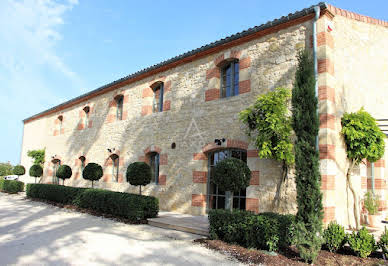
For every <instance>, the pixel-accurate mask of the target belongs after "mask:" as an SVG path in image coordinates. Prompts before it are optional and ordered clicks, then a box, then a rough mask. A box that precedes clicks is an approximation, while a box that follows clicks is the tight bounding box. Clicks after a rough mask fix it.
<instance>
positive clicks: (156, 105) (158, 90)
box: [152, 82, 164, 113]
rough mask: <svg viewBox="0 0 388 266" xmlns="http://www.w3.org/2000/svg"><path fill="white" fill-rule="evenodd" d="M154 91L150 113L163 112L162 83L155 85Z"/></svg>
mask: <svg viewBox="0 0 388 266" xmlns="http://www.w3.org/2000/svg"><path fill="white" fill-rule="evenodd" d="M153 90H154V101H153V105H152V111H153V112H154V113H157V112H163V94H164V84H163V82H159V83H157V85H156V86H155V87H153Z"/></svg>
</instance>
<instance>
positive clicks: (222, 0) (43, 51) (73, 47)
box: [0, 0, 388, 164]
mask: <svg viewBox="0 0 388 266" xmlns="http://www.w3.org/2000/svg"><path fill="white" fill-rule="evenodd" d="M316 3H318V1H307V0H306V1H302V0H298V1H261V0H256V1H253V0H240V1H238V0H234V1H227V0H212V1H209V0H207V1H202V0H196V1H182V0H181V1H175V0H168V1H167V0H165V1H162V0H159V1H158V0H154V1H148V0H142V1H129V0H127V1H124V0H123V1H102V0H64V1H54V0H25V1H11V0H1V1H0V25H1V26H0V84H1V85H0V102H1V104H0V118H1V122H2V129H1V130H0V144H1V145H0V148H1V149H0V162H7V161H11V163H13V164H17V163H19V160H20V150H21V142H22V133H23V123H22V120H23V119H25V118H27V117H29V116H31V115H34V114H36V113H38V112H41V111H44V110H46V109H48V108H50V107H53V106H55V105H57V104H60V103H62V102H64V101H66V100H69V99H71V98H74V97H76V96H79V95H80V94H82V93H85V92H88V91H90V90H93V89H95V88H97V87H100V86H102V85H104V84H106V83H109V82H111V81H114V80H116V79H119V78H121V77H123V76H126V75H128V74H130V73H133V72H135V71H137V70H140V69H142V68H144V67H147V66H150V65H153V64H156V63H158V62H160V61H163V60H165V59H168V58H170V57H173V56H176V55H178V54H181V53H183V52H186V51H188V50H191V49H195V48H198V47H200V46H202V45H204V44H207V43H209V42H212V41H215V40H218V39H220V38H223V37H225V36H228V35H230V34H234V33H236V32H239V31H242V30H245V29H248V28H249V27H252V26H256V25H260V24H262V23H265V22H267V21H268V20H273V19H276V18H279V17H281V16H283V15H287V14H288V13H291V12H294V11H297V10H300V9H303V8H305V7H309V6H311V5H313V4H316ZM328 3H330V4H332V5H335V6H337V7H340V8H343V9H347V10H351V11H354V12H357V13H361V14H363V15H367V16H371V17H375V18H379V19H383V20H388V15H387V10H388V1H386V0H381V1H377V0H376V1H361V0H358V1H354V0H353V1H350V0H349V1H348V0H346V1H345V0H344V1H330V2H328Z"/></svg>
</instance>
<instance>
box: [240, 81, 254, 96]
mask: <svg viewBox="0 0 388 266" xmlns="http://www.w3.org/2000/svg"><path fill="white" fill-rule="evenodd" d="M238 87H239V93H240V94H243V93H247V92H250V91H251V81H250V80H249V79H248V80H243V81H240V82H239V83H238Z"/></svg>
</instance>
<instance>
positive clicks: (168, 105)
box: [163, 101, 171, 111]
mask: <svg viewBox="0 0 388 266" xmlns="http://www.w3.org/2000/svg"><path fill="white" fill-rule="evenodd" d="M170 109H171V101H164V102H163V111H168V110H170Z"/></svg>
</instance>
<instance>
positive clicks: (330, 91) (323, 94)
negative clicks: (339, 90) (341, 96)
mask: <svg viewBox="0 0 388 266" xmlns="http://www.w3.org/2000/svg"><path fill="white" fill-rule="evenodd" d="M318 99H319V100H321V101H323V100H328V101H332V102H333V103H335V91H334V88H332V87H328V86H319V87H318Z"/></svg>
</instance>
